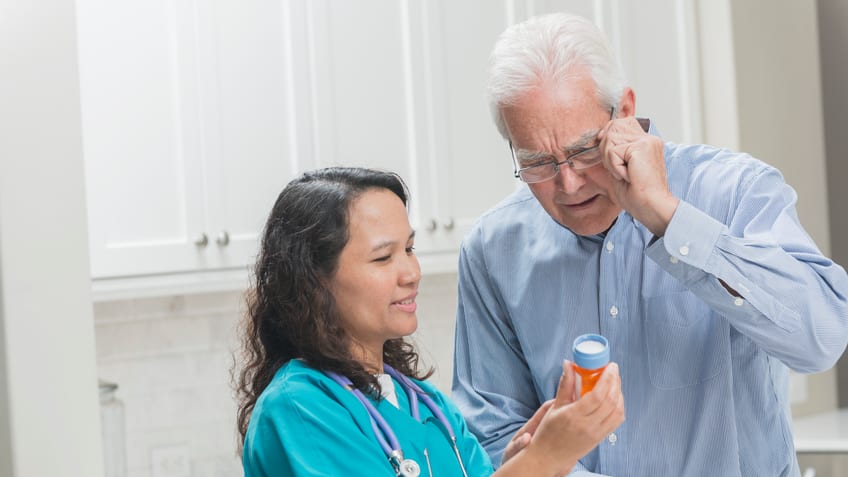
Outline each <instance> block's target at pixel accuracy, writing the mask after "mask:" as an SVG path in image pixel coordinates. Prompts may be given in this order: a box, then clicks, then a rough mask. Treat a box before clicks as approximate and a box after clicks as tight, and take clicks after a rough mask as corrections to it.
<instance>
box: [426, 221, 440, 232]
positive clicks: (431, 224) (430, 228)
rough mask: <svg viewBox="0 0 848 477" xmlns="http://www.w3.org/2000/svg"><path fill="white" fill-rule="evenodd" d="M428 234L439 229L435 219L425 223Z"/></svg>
mask: <svg viewBox="0 0 848 477" xmlns="http://www.w3.org/2000/svg"><path fill="white" fill-rule="evenodd" d="M425 228H426V229H427V231H428V232H435V231H436V229H437V228H439V223H438V222H436V219H430V220H428V221H427V226H426V227H425Z"/></svg>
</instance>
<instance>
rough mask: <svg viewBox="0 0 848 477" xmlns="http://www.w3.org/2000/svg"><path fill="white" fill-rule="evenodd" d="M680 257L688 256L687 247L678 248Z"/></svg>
mask: <svg viewBox="0 0 848 477" xmlns="http://www.w3.org/2000/svg"><path fill="white" fill-rule="evenodd" d="M680 255H683V256H684V257H685V256H686V255H689V247H688V246H686V245H684V246H682V247H680Z"/></svg>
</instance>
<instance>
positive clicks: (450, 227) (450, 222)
mask: <svg viewBox="0 0 848 477" xmlns="http://www.w3.org/2000/svg"><path fill="white" fill-rule="evenodd" d="M455 225H456V224H455V223H454V221H453V217H451V218H450V219H448V221H447V222H445V223H443V224H442V228H443V229H445V230H453V228H454V226H455Z"/></svg>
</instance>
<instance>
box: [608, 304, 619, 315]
mask: <svg viewBox="0 0 848 477" xmlns="http://www.w3.org/2000/svg"><path fill="white" fill-rule="evenodd" d="M610 315H612V316H617V315H618V307H617V306H615V305H613V306H612V307H610Z"/></svg>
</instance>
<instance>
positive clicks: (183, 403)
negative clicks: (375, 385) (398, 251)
mask: <svg viewBox="0 0 848 477" xmlns="http://www.w3.org/2000/svg"><path fill="white" fill-rule="evenodd" d="M420 292H421V293H420V295H419V299H418V303H419V313H418V319H419V331H418V333H416V335H415V336H414V339H415V341H416V344H417V345H418V347H419V350H420V351H421V357H422V360H423V362H424V363H425V364H427V365H432V366H435V368H436V374H435V375H434V377H433V378H432V379H433V382H434V383H435V384H436V385H437V386H439V387H440V388H441V389H442V390H444V391H449V389H450V379H451V360H452V350H453V323H454V313H455V308H456V275H454V274H447V275H425V276H424V278H423V280H422V283H421V287H420ZM243 310H244V305H243V301H242V297H241V294H240V293H239V292H226V293H211V294H200V295H185V296H169V297H162V298H147V299H137V300H123V301H111V302H102V303H96V304H95V306H94V316H95V328H96V339H97V367H98V372H99V375H100V378H102V379H105V380H107V381H113V382H116V383H118V385H119V389H118V393H117V394H118V397H119V399H121V400H122V401H123V404H124V410H125V420H126V447H127V465H128V470H129V472H128V477H188V476H204V477H216V476H220V477H224V476H227V477H232V476H238V475H241V474H242V471H241V466H240V463H239V460H238V457H237V456H236V445H237V439H236V431H235V409H236V404H235V401H234V398H233V392H232V390H231V387H230V374H229V373H230V367H231V365H232V362H233V350H234V349H235V346H236V344H237V343H236V342H235V340H236V338H235V337H236V327H237V321H238V319H239V317H240V316H241V313H242V312H243Z"/></svg>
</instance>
